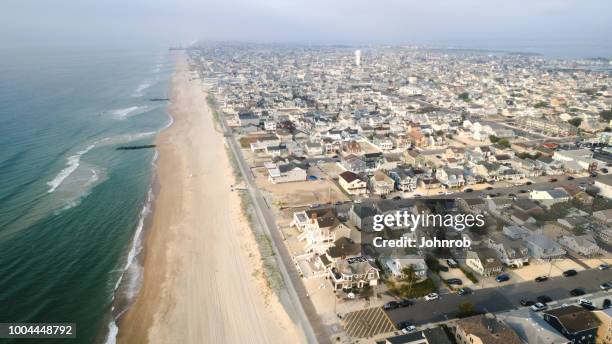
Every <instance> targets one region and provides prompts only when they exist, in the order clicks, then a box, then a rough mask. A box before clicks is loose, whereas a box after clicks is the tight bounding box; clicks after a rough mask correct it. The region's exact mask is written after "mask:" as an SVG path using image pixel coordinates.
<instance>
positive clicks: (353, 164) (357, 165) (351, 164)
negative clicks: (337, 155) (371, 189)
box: [340, 154, 367, 173]
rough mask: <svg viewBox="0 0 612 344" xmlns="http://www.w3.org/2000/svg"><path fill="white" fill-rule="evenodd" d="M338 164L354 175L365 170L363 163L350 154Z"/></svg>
mask: <svg viewBox="0 0 612 344" xmlns="http://www.w3.org/2000/svg"><path fill="white" fill-rule="evenodd" d="M340 164H341V165H342V167H343V168H344V169H345V170H347V171H351V172H355V173H362V172H365V171H366V170H367V166H366V163H365V161H363V160H361V159H360V158H359V157H357V156H356V155H352V154H350V155H347V156H344V157H342V158H341V159H340Z"/></svg>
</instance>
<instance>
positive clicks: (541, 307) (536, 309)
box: [531, 302, 548, 312]
mask: <svg viewBox="0 0 612 344" xmlns="http://www.w3.org/2000/svg"><path fill="white" fill-rule="evenodd" d="M547 308H548V306H546V305H545V304H543V303H540V302H538V303H536V304H535V305H533V306H531V310H532V311H534V312H540V311H544V310H546V309H547Z"/></svg>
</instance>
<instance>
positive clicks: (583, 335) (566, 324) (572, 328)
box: [543, 305, 599, 344]
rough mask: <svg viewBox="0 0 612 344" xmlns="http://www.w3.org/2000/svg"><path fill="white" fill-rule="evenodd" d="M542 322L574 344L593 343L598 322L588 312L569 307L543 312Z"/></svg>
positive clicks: (573, 306) (577, 307)
mask: <svg viewBox="0 0 612 344" xmlns="http://www.w3.org/2000/svg"><path fill="white" fill-rule="evenodd" d="M543 317H544V321H546V322H547V323H548V324H550V326H552V327H553V328H555V329H556V330H557V331H559V333H561V334H562V335H563V336H564V337H565V338H567V339H569V340H571V341H572V343H575V344H587V343H589V344H590V343H595V338H596V335H597V329H598V327H599V320H598V319H597V317H596V316H595V315H594V314H593V313H591V312H589V311H588V310H586V309H584V308H582V307H580V306H576V305H569V306H564V307H559V308H555V309H551V310H548V311H545V312H544V313H543Z"/></svg>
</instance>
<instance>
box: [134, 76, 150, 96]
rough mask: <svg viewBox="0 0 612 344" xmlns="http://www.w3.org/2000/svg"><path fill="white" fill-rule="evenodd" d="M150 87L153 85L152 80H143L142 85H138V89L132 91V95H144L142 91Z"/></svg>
mask: <svg viewBox="0 0 612 344" xmlns="http://www.w3.org/2000/svg"><path fill="white" fill-rule="evenodd" d="M149 87H151V82H150V81H148V80H146V81H143V82H142V83H141V84H140V85H138V87H136V90H134V93H132V97H140V96H142V91H144V90H146V89H147V88H149Z"/></svg>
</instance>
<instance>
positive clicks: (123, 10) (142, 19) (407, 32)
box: [0, 0, 612, 45]
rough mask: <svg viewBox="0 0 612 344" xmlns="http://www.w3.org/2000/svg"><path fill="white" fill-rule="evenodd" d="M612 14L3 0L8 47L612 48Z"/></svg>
mask: <svg viewBox="0 0 612 344" xmlns="http://www.w3.org/2000/svg"><path fill="white" fill-rule="evenodd" d="M610 13H612V1H610V0H504V1H502V0H428V1H413V0H297V1H291V0H224V1H211V0H95V1H93V0H39V1H32V0H2V1H0V42H3V44H10V45H39V44H46V45H65V44H76V43H79V44H80V43H83V42H95V43H101V44H119V43H121V44H125V43H130V44H132V43H135V42H141V43H143V44H158V45H167V44H169V43H172V42H179V41H182V42H183V43H186V42H189V41H191V40H194V39H198V38H202V39H212V40H238V41H259V42H300V43H346V44H377V43H424V42H431V43H443V44H453V43H457V44H464V43H467V44H468V45H469V44H472V45H491V44H493V45H495V44H499V45H504V44H502V43H503V42H516V41H521V42H532V41H533V42H543V41H566V42H567V41H568V40H569V41H573V42H578V43H579V42H582V41H588V42H597V43H607V44H610V43H611V41H612V38H611V37H612V20H610V19H609V18H610Z"/></svg>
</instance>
